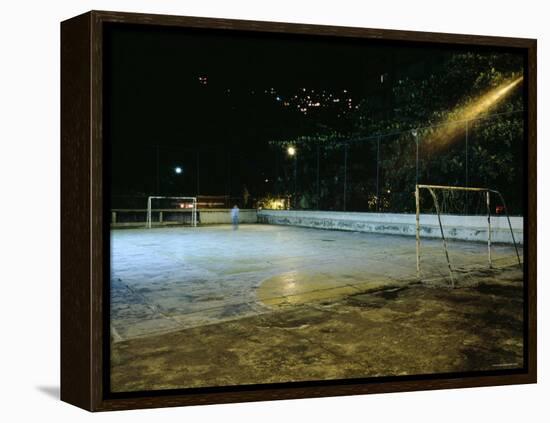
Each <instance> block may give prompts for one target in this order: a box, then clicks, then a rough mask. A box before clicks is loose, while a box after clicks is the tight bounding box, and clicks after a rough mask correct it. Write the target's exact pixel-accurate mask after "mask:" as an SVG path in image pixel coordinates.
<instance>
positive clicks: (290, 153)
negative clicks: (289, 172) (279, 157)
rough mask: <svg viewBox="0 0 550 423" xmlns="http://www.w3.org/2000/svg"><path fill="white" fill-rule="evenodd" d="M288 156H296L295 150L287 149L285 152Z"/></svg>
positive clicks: (292, 148)
mask: <svg viewBox="0 0 550 423" xmlns="http://www.w3.org/2000/svg"><path fill="white" fill-rule="evenodd" d="M286 152H287V153H288V155H289V156H294V155H295V154H296V149H295V148H294V147H288V149H287V150H286Z"/></svg>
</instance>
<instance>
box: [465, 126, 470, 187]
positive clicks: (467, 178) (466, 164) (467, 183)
mask: <svg viewBox="0 0 550 423" xmlns="http://www.w3.org/2000/svg"><path fill="white" fill-rule="evenodd" d="M468 122H469V121H466V160H465V168H466V169H465V170H466V185H465V186H468V185H469V184H470V181H469V179H470V175H469V174H468V136H469V133H468V132H469V126H470V125H469V123H468Z"/></svg>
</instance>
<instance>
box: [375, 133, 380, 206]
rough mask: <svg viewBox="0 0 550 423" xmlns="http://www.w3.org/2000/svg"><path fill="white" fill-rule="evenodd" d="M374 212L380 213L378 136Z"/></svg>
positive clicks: (378, 143)
mask: <svg viewBox="0 0 550 423" xmlns="http://www.w3.org/2000/svg"><path fill="white" fill-rule="evenodd" d="M376 211H377V212H379V211H380V136H378V138H376Z"/></svg>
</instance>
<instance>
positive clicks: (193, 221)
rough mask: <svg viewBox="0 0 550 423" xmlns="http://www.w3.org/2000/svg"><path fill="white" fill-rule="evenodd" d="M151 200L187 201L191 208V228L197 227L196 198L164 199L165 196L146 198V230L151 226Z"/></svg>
mask: <svg viewBox="0 0 550 423" xmlns="http://www.w3.org/2000/svg"><path fill="white" fill-rule="evenodd" d="M152 200H187V201H190V202H191V204H192V206H191V226H193V227H195V226H197V197H170V196H169V197H165V196H158V195H157V196H150V197H147V229H151V227H152V226H153V224H152V209H151V203H152Z"/></svg>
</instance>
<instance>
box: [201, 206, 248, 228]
mask: <svg viewBox="0 0 550 423" xmlns="http://www.w3.org/2000/svg"><path fill="white" fill-rule="evenodd" d="M199 219H200V224H201V225H213V224H219V223H231V209H202V210H201V209H199ZM257 222H258V215H257V210H256V209H241V210H239V223H257Z"/></svg>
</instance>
